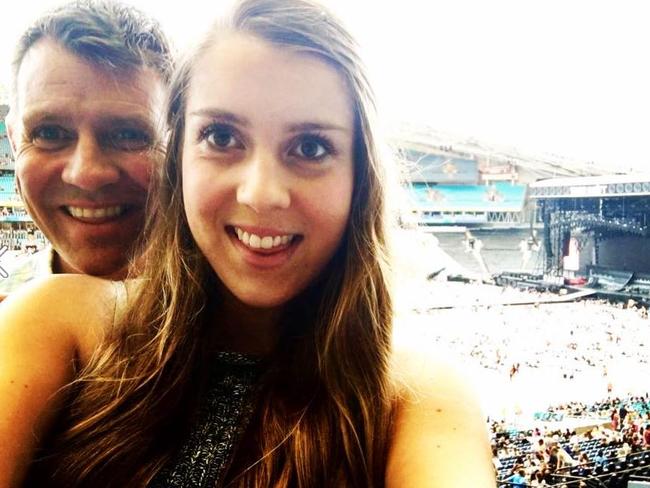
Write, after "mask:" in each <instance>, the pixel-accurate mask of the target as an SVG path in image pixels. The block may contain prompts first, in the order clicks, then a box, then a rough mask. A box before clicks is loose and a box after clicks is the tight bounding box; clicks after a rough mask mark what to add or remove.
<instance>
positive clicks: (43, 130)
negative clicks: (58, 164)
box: [31, 125, 74, 149]
mask: <svg viewBox="0 0 650 488" xmlns="http://www.w3.org/2000/svg"><path fill="white" fill-rule="evenodd" d="M72 139H74V136H73V135H72V134H71V133H70V132H68V131H67V130H65V129H64V128H63V127H60V126H58V125H44V126H41V127H37V128H36V129H34V130H33V131H32V133H31V140H32V143H33V144H34V145H35V146H36V147H39V148H41V149H61V148H63V147H64V146H66V145H67V144H68V142H70V141H71V140H72Z"/></svg>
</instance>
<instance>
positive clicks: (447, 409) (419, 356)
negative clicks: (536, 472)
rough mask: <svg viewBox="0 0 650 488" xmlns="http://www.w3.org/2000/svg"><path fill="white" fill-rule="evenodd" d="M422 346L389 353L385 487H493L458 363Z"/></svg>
mask: <svg viewBox="0 0 650 488" xmlns="http://www.w3.org/2000/svg"><path fill="white" fill-rule="evenodd" d="M426 344H431V341H430V340H429V341H427V340H416V341H409V342H406V343H400V344H396V345H395V347H394V349H393V355H392V360H391V375H392V380H393V384H394V385H395V400H394V401H395V423H394V430H393V438H392V442H391V449H390V454H389V462H388V467H387V472H386V486H387V487H388V488H394V487H403V486H409V487H415V488H418V487H427V488H428V487H431V488H437V487H447V486H457V487H465V486H467V487H483V486H485V487H488V486H490V487H492V486H494V483H495V479H494V472H493V467H492V462H491V451H490V448H489V438H488V432H487V427H486V422H485V417H484V415H483V413H482V411H481V408H480V406H479V403H478V398H477V397H476V395H475V392H474V388H473V386H472V382H471V381H470V379H469V377H468V375H467V372H466V371H464V368H463V367H462V365H461V363H460V362H459V361H458V360H456V359H454V358H453V357H451V356H449V355H448V354H447V353H446V352H444V351H440V350H438V349H436V348H435V347H433V346H431V347H427V346H426ZM463 465H467V466H472V469H471V472H467V471H463V470H461V469H459V468H460V466H463Z"/></svg>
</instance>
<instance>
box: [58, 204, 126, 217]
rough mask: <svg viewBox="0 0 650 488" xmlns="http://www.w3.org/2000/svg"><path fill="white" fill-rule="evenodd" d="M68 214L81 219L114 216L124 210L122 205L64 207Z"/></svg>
mask: <svg viewBox="0 0 650 488" xmlns="http://www.w3.org/2000/svg"><path fill="white" fill-rule="evenodd" d="M66 208H67V210H68V212H70V215H72V216H73V217H77V218H83V219H103V218H106V217H116V216H118V215H121V214H122V213H123V212H124V207H123V206H122V205H115V206H113V207H102V208H85V207H66Z"/></svg>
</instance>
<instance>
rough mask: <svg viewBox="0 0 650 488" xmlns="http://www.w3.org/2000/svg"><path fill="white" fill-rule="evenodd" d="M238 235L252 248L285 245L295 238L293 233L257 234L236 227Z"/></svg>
mask: <svg viewBox="0 0 650 488" xmlns="http://www.w3.org/2000/svg"><path fill="white" fill-rule="evenodd" d="M235 232H236V233H237V237H238V238H239V240H240V241H241V242H243V243H244V244H245V245H247V246H248V247H250V248H252V249H273V248H274V247H278V246H284V245H286V244H288V243H290V242H291V241H292V240H293V237H294V235H293V234H286V235H283V236H263V237H261V236H258V235H257V234H249V233H248V232H246V231H243V230H241V229H240V228H239V227H235Z"/></svg>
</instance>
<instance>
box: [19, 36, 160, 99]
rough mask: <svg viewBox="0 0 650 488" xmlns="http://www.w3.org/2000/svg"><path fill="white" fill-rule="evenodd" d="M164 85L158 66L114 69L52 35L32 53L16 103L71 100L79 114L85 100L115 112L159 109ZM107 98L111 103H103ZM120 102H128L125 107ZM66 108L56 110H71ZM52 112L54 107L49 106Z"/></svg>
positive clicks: (21, 75) (25, 64)
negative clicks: (79, 53) (90, 59)
mask: <svg viewBox="0 0 650 488" xmlns="http://www.w3.org/2000/svg"><path fill="white" fill-rule="evenodd" d="M164 90H165V89H164V83H163V81H162V80H161V77H160V75H159V74H158V73H157V72H156V71H155V70H154V69H152V68H150V67H147V66H142V67H140V68H132V69H128V70H120V69H117V68H116V69H113V70H109V69H108V68H106V67H104V66H100V65H97V64H95V63H93V62H91V61H89V60H87V59H84V58H82V57H81V56H79V55H77V54H75V53H73V52H71V51H70V50H68V49H66V48H65V47H63V46H61V45H60V43H58V42H56V41H53V40H51V39H43V40H40V41H38V42H37V43H36V44H35V45H34V46H32V47H31V48H30V49H29V50H28V51H27V53H26V55H25V57H24V58H23V61H22V63H21V66H20V69H19V70H18V73H17V78H16V83H15V96H14V100H13V102H14V105H17V107H16V108H22V109H26V107H25V106H26V105H32V104H54V105H56V103H57V101H59V102H61V103H62V104H63V105H64V106H65V104H69V105H70V107H68V109H69V111H70V112H73V111H74V112H76V111H77V108H78V106H79V105H80V104H85V105H87V106H92V105H102V104H103V105H104V106H103V107H102V109H103V110H106V111H109V112H110V110H109V109H110V106H109V105H110V104H115V105H116V107H115V110H116V111H117V112H119V111H123V110H125V109H126V110H129V105H133V108H132V109H133V110H135V111H137V109H138V107H139V106H140V107H143V108H146V107H147V106H150V108H151V109H153V110H154V111H158V109H159V108H160V107H159V106H160V105H161V104H162V103H163V101H164ZM102 102H105V103H102ZM118 105H123V106H119V107H118ZM64 109H65V107H62V108H61V109H57V110H56V112H59V111H65V110H64ZM49 110H50V111H52V108H51V107H50V108H49Z"/></svg>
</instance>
